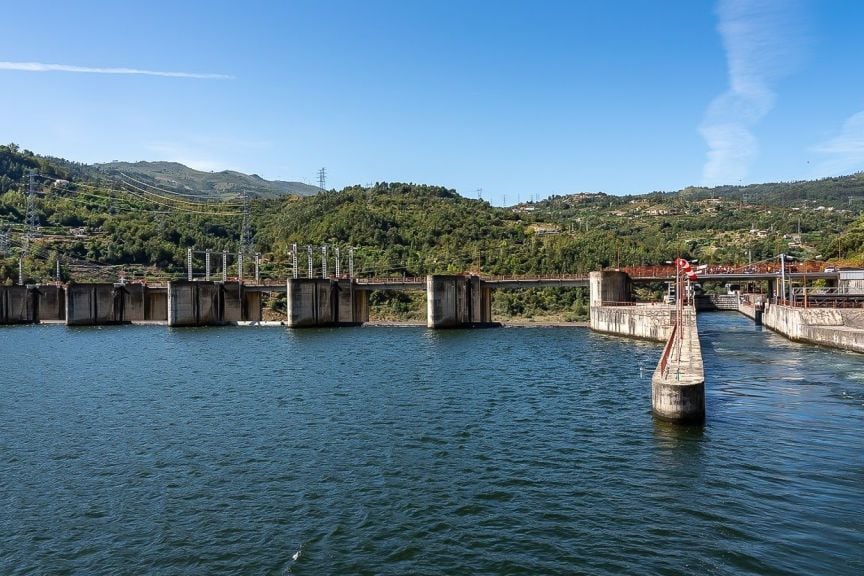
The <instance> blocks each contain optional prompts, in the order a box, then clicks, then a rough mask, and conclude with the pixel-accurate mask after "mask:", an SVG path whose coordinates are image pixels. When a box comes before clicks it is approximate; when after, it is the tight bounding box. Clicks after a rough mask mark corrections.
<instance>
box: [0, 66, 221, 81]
mask: <svg viewBox="0 0 864 576" xmlns="http://www.w3.org/2000/svg"><path fill="white" fill-rule="evenodd" d="M0 70H17V71H21V72H77V73H84V74H126V75H143V76H166V77H169V78H198V79H204V80H230V79H232V78H233V76H229V75H227V74H209V73H197V72H164V71H159V70H141V69H138V68H94V67H90V66H70V65H68V64H44V63H42V62H0Z"/></svg>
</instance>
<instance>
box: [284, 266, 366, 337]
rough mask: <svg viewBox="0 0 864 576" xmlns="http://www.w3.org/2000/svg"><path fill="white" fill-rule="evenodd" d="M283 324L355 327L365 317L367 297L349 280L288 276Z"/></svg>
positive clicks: (295, 326) (293, 325)
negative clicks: (285, 314)
mask: <svg viewBox="0 0 864 576" xmlns="http://www.w3.org/2000/svg"><path fill="white" fill-rule="evenodd" d="M286 300H287V302H286V305H287V309H288V318H287V322H286V324H287V326H289V327H292V328H302V327H314V326H356V325H358V324H362V323H363V322H366V321H368V319H369V296H368V293H367V292H366V291H365V290H359V289H358V288H357V285H356V284H355V283H354V281H353V280H350V279H346V280H330V279H329V278H289V279H288V283H287V288H286Z"/></svg>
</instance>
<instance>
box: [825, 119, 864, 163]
mask: <svg viewBox="0 0 864 576" xmlns="http://www.w3.org/2000/svg"><path fill="white" fill-rule="evenodd" d="M813 151H814V152H816V153H817V154H819V155H821V156H823V157H824V159H823V160H822V161H821V162H819V164H818V165H817V167H816V170H817V172H818V173H819V174H820V175H829V176H839V175H841V174H848V173H850V172H857V171H860V170H864V111H861V112H858V113H857V114H854V115H852V116H850V117H849V118H848V119H847V120H846V122H844V123H843V128H842V129H841V130H840V134H838V135H837V136H835V137H834V138H831V139H830V140H826V141H825V142H822V143H821V144H819V145H817V146H814V147H813Z"/></svg>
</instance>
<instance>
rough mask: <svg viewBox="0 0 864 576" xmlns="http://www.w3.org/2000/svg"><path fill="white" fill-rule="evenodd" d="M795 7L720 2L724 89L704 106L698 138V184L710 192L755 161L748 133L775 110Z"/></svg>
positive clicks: (775, 0)
mask: <svg viewBox="0 0 864 576" xmlns="http://www.w3.org/2000/svg"><path fill="white" fill-rule="evenodd" d="M796 14H797V5H796V2H790V1H783V0H720V2H719V4H718V6H717V16H718V24H717V30H718V31H719V32H720V36H721V37H722V39H723V47H724V48H725V50H726V60H727V67H728V73H729V89H728V90H727V91H726V92H724V93H723V94H721V95H719V96H717V97H716V98H715V99H714V100H713V101H712V102H711V104H710V105H709V106H708V110H707V111H706V112H705V117H704V118H703V120H702V124H701V125H700V126H699V132H700V133H701V134H702V137H703V138H704V139H705V142H706V144H708V158H707V160H706V162H705V166H704V167H703V171H702V182H703V184H705V185H708V186H712V185H717V184H727V183H731V182H737V181H739V180H741V179H743V178H745V177H746V176H747V174H748V172H749V169H750V167H751V166H752V165H753V163H754V162H755V161H756V158H757V157H758V155H759V143H758V141H757V140H756V137H755V136H754V135H753V132H752V131H751V128H752V127H753V126H754V125H755V124H756V123H757V122H759V121H760V120H761V119H762V118H763V117H765V115H766V114H768V112H770V111H771V109H772V108H773V107H774V102H775V100H776V94H775V93H774V91H773V90H772V89H771V83H772V82H773V81H775V80H776V79H778V78H780V77H782V76H783V75H784V74H787V73H789V72H790V71H791V68H792V65H793V63H794V60H795V53H796V48H795V47H796V40H797V39H798V37H800V30H799V26H798V25H797V18H796Z"/></svg>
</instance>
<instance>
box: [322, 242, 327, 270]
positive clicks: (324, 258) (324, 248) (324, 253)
mask: <svg viewBox="0 0 864 576" xmlns="http://www.w3.org/2000/svg"><path fill="white" fill-rule="evenodd" d="M321 278H327V245H326V244H325V245H324V246H321Z"/></svg>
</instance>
